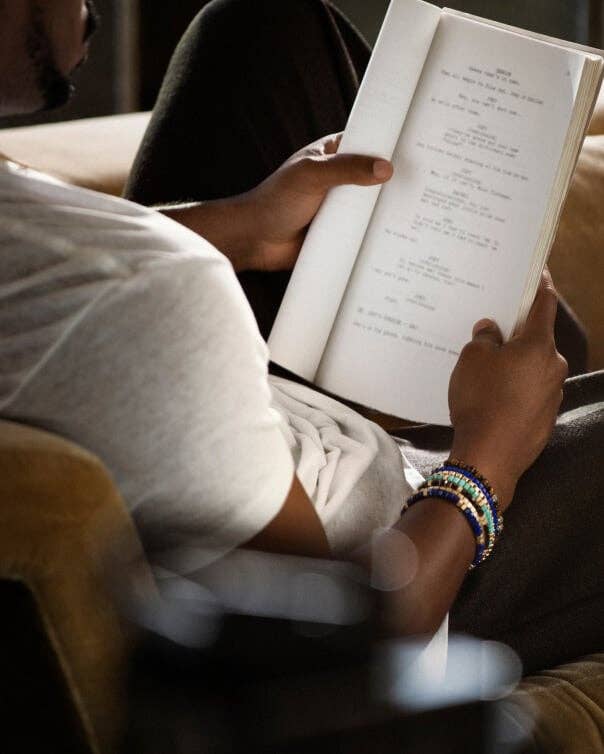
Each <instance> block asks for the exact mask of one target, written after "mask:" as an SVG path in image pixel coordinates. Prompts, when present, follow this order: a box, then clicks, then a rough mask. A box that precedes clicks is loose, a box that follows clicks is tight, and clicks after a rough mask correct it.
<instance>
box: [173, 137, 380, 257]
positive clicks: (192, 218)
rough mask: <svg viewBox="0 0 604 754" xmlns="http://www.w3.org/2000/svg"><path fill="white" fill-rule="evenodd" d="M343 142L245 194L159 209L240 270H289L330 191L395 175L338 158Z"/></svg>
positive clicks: (326, 143)
mask: <svg viewBox="0 0 604 754" xmlns="http://www.w3.org/2000/svg"><path fill="white" fill-rule="evenodd" d="M340 139H341V134H335V135H332V136H326V137H325V138H323V139H319V140H318V141H315V142H314V143H313V144H310V145H309V146H307V147H304V148H303V149H301V150H300V151H299V152H296V154H294V155H293V156H292V157H290V158H289V160H287V162H285V163H284V164H283V165H282V166H281V167H280V168H279V169H278V170H277V171H276V172H275V173H273V174H272V175H271V176H269V177H268V178H267V179H266V180H265V181H263V182H262V183H261V184H260V185H259V186H257V187H256V188H255V189H252V190H251V191H248V192H247V193H245V194H241V195H240V196H235V197H232V198H230V199H220V200H216V201H211V202H204V203H202V204H191V205H187V206H181V207H179V206H174V207H166V208H160V211H162V212H164V214H166V215H168V216H170V217H172V218H173V219H174V220H177V221H178V222H180V223H182V224H183V225H186V226H187V227H189V228H191V229H192V230H194V231H195V232H196V233H199V235H201V236H203V237H204V238H206V239H207V240H208V241H210V242H211V243H213V244H214V246H216V247H217V248H218V249H219V250H220V251H222V252H223V254H225V255H226V256H227V257H229V259H230V260H231V262H232V263H233V266H234V267H235V269H236V270H237V271H238V272H241V271H243V270H263V271H266V272H272V271H277V270H290V269H292V267H293V266H294V264H295V262H296V259H297V257H298V253H299V251H300V248H301V246H302V242H303V241H304V236H305V234H306V230H307V228H308V226H309V224H310V222H311V220H312V219H313V217H314V216H315V215H316V214H317V211H318V210H319V207H320V206H321V204H322V202H323V200H324V199H325V196H326V194H327V192H328V191H329V189H331V188H334V187H335V186H342V185H344V184H355V185H357V186H376V185H378V184H381V183H385V182H386V181H388V180H389V179H390V178H391V176H392V165H391V164H390V163H389V162H388V161H387V160H381V159H377V158H375V157H366V156H361V155H348V154H337V150H338V146H339V143H340Z"/></svg>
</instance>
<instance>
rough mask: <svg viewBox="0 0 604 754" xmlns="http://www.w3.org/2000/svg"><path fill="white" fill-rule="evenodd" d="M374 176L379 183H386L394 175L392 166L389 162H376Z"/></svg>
mask: <svg viewBox="0 0 604 754" xmlns="http://www.w3.org/2000/svg"><path fill="white" fill-rule="evenodd" d="M373 175H374V176H375V177H376V178H377V179H378V181H385V180H386V178H390V176H391V175H392V165H391V164H390V163H389V162H388V160H376V161H375V162H374V163H373Z"/></svg>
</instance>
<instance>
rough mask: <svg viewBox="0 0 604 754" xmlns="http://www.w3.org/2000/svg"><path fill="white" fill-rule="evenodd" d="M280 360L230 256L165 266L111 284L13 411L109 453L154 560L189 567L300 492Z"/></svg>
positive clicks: (179, 569)
mask: <svg viewBox="0 0 604 754" xmlns="http://www.w3.org/2000/svg"><path fill="white" fill-rule="evenodd" d="M267 363H268V354H267V349H266V345H265V343H264V342H263V340H262V339H261V337H260V335H259V333H258V330H257V327H256V324H255V321H254V319H253V315H252V313H251V311H250V309H249V306H248V305H247V302H246V301H245V298H244V296H243V293H242V292H241V289H240V288H239V286H238V282H237V280H236V278H235V276H234V274H233V272H232V269H231V267H230V265H228V264H227V263H225V262H224V260H221V259H219V258H218V255H216V258H212V259H207V258H200V259H195V258H194V257H191V256H189V257H186V258H184V259H176V260H174V261H170V262H166V261H164V262H155V263H152V264H150V265H149V266H147V267H146V268H144V269H139V270H138V271H137V272H136V273H134V274H133V275H132V276H131V277H129V278H126V279H123V280H113V281H111V282H110V283H109V284H108V285H107V286H106V287H105V289H104V290H103V291H102V293H100V294H99V295H98V296H97V298H96V299H95V300H94V301H93V302H91V304H90V305H89V306H88V308H87V310H86V311H85V313H83V315H82V316H81V317H80V319H79V321H78V322H77V323H76V324H73V325H71V327H70V329H68V330H66V331H65V333H64V334H63V337H62V338H61V340H60V342H58V343H57V344H56V346H55V347H54V349H53V350H52V353H50V354H49V355H48V357H47V358H46V360H45V361H44V362H43V363H42V364H41V365H40V366H39V368H38V369H37V371H36V373H35V374H33V375H32V376H31V378H30V379H29V380H28V381H27V382H26V384H25V385H24V386H23V387H22V389H21V390H20V392H19V395H18V396H17V397H16V398H15V400H14V401H13V403H12V406H11V408H10V411H11V413H13V414H16V415H18V416H19V418H20V419H25V420H29V421H31V422H32V423H33V424H36V425H38V426H43V427H45V428H47V429H50V430H51V431H55V432H57V433H59V434H61V435H63V436H65V437H67V438H69V439H72V440H74V441H75V442H77V443H79V444H81V445H82V446H84V447H86V448H88V449H89V450H90V451H92V452H93V453H95V454H97V455H98V456H99V457H100V458H101V459H102V460H103V461H104V463H105V464H106V466H107V467H108V469H109V471H110V472H111V474H112V475H113V477H114V479H115V481H116V482H117V484H118V487H119V489H120V491H121V493H122V495H123V497H124V499H125V501H126V504H127V506H128V508H129V510H130V511H131V513H132V516H133V518H134V521H135V523H136V524H137V526H138V529H139V531H140V533H141V536H142V539H143V543H144V545H145V548H146V550H147V552H148V553H149V555H150V558H151V560H152V562H153V564H154V565H155V566H161V567H162V568H164V569H166V570H167V571H169V572H176V573H180V574H183V573H190V572H192V571H194V570H196V569H198V568H200V567H203V566H204V565H206V564H207V563H209V562H211V561H212V560H214V559H216V558H217V557H220V556H221V555H222V554H224V553H226V552H228V551H229V550H231V549H233V548H235V547H237V546H238V545H241V544H242V543H244V542H246V541H248V540H249V539H251V538H252V537H253V536H254V535H255V534H257V533H258V532H259V531H261V530H262V529H263V528H264V527H265V526H266V525H267V524H268V523H269V522H270V521H271V520H272V519H273V518H274V517H275V515H276V514H277V513H278V511H279V510H280V508H281V506H282V504H283V502H284V500H285V498H286V497H287V494H288V491H289V488H290V486H291V483H292V477H293V460H292V457H291V453H290V451H289V449H288V446H287V443H286V441H285V439H284V437H283V434H282V432H281V430H280V428H279V423H280V419H279V416H278V414H277V413H276V412H275V411H274V410H273V409H272V408H271V406H270V403H271V394H270V391H269V386H268V381H267Z"/></svg>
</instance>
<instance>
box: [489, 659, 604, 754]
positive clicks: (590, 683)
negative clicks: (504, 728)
mask: <svg viewBox="0 0 604 754" xmlns="http://www.w3.org/2000/svg"><path fill="white" fill-rule="evenodd" d="M503 709H504V714H505V715H506V716H507V717H509V718H511V720H512V721H513V722H514V724H515V725H516V727H517V729H520V730H522V731H524V733H525V734H526V735H527V737H528V739H529V741H530V742H531V748H530V751H533V752H539V754H600V753H601V752H604V654H597V655H592V656H591V657H586V658H583V659H582V660H581V661H580V662H575V663H572V664H569V665H564V666H563V667H560V668H556V669H555V670H548V671H544V672H543V673H539V674H537V675H535V676H531V677H530V678H525V679H524V680H523V681H522V683H521V684H520V685H519V687H518V688H517V689H516V691H514V693H513V694H512V695H511V696H510V697H509V698H508V699H506V701H505V702H504V704H503Z"/></svg>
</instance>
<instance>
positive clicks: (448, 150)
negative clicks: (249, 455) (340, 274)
mask: <svg viewBox="0 0 604 754" xmlns="http://www.w3.org/2000/svg"><path fill="white" fill-rule="evenodd" d="M584 61H585V56H584V55H582V54H581V53H578V52H574V51H570V50H565V49H562V48H556V47H554V46H552V45H547V44H544V43H541V42H536V41H533V40H531V39H528V38H525V37H522V36H520V35H518V34H512V33H510V32H507V31H502V30H499V29H496V28H493V27H490V26H486V25H483V24H480V23H477V22H475V21H469V20H466V19H463V18H460V17H457V16H453V15H448V14H443V17H442V19H441V22H440V24H439V28H438V30H437V32H436V35H435V38H434V42H433V45H432V48H431V51H430V55H429V59H428V61H427V63H426V66H425V68H424V72H423V74H422V78H421V80H420V83H419V85H418V89H417V92H416V96H415V99H414V102H413V105H412V108H411V110H410V112H409V115H408V118H407V120H406V122H405V125H404V128H403V130H402V133H401V138H400V140H399V143H398V145H397V148H396V151H395V155H394V158H393V159H394V163H395V176H394V178H393V179H392V181H391V182H390V183H389V184H387V185H386V186H385V187H384V188H383V190H382V193H381V196H380V200H379V202H378V205H377V207H376V210H375V212H374V215H373V218H372V221H371V223H370V227H369V229H368V232H367V235H366V237H365V241H364V244H363V247H362V250H361V252H360V255H359V258H358V260H357V264H356V266H355V269H354V271H353V274H352V276H351V281H350V284H349V287H348V290H347V292H346V295H345V297H344V300H343V302H342V307H341V310H340V313H339V315H338V318H337V320H336V324H335V326H334V329H333V332H332V335H331V338H330V341H329V344H328V347H327V349H326V354H325V357H324V359H323V360H322V363H321V365H320V368H319V373H318V377H317V383H318V384H319V385H320V386H321V387H324V388H325V389H327V390H330V391H332V392H334V393H337V394H341V395H345V396H346V397H347V398H350V399H351V400H354V401H357V402H359V403H363V404H365V405H368V406H371V407H373V408H377V409H379V410H381V411H384V412H386V413H390V414H395V415H397V416H401V417H404V418H408V419H415V420H420V421H427V422H433V423H437V424H448V423H449V411H448V402H447V392H448V383H449V378H450V375H451V372H452V370H453V368H454V366H455V363H456V361H457V358H458V355H459V352H460V351H461V349H462V347H463V345H464V344H465V343H466V342H467V341H468V340H470V338H471V331H472V327H473V325H474V323H475V322H476V321H478V320H479V319H481V318H483V317H491V318H493V319H495V320H496V321H497V323H498V324H499V326H500V327H501V329H502V332H503V334H504V336H505V337H506V338H507V337H509V336H510V334H511V332H512V328H513V326H514V323H515V321H516V317H517V314H518V309H519V305H520V301H521V298H522V293H523V290H524V286H525V282H526V279H527V276H528V274H529V270H530V268H531V263H532V259H533V253H534V250H535V246H536V244H537V241H538V238H539V235H540V231H541V227H542V223H543V218H544V214H545V212H546V208H547V206H548V202H549V199H550V195H551V192H552V186H553V182H554V179H555V176H556V173H557V170H558V165H559V164H560V159H561V155H562V151H563V148H564V144H565V138H566V134H567V131H568V128H569V124H570V121H571V117H572V113H573V107H574V104H575V98H576V93H577V89H578V86H579V83H580V80H581V74H582V69H583V65H584Z"/></svg>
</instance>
